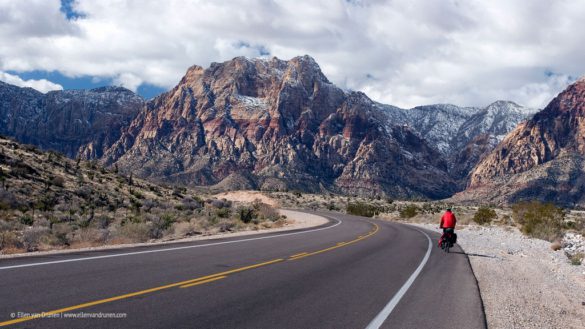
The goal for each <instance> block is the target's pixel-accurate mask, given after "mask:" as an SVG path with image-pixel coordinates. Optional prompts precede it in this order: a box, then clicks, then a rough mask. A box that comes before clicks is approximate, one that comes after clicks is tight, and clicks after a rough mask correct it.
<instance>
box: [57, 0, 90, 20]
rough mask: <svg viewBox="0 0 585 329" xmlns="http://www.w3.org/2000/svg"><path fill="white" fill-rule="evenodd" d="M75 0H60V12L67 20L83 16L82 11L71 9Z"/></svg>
mask: <svg viewBox="0 0 585 329" xmlns="http://www.w3.org/2000/svg"><path fill="white" fill-rule="evenodd" d="M74 2H75V0H61V8H60V10H61V12H62V13H63V14H65V17H67V19H68V20H75V19H78V18H84V17H85V15H84V14H83V13H80V12H77V11H75V9H73V3H74Z"/></svg>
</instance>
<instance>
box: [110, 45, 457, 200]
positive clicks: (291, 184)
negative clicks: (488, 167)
mask: <svg viewBox="0 0 585 329" xmlns="http://www.w3.org/2000/svg"><path fill="white" fill-rule="evenodd" d="M105 161H106V162H107V163H108V164H113V163H116V164H117V165H118V166H119V167H120V168H121V169H122V170H129V171H130V170H131V171H133V172H135V173H137V174H138V175H139V176H141V177H146V178H150V179H155V180H157V179H160V180H167V181H172V182H176V183H182V184H190V185H213V184H222V185H229V184H227V183H226V182H229V181H234V182H236V183H237V185H242V184H243V185H245V186H253V187H256V188H260V189H271V190H284V189H302V190H309V191H320V190H322V189H328V190H335V191H340V192H344V193H351V194H369V195H373V194H380V195H388V196H393V197H415V196H416V197H430V198H441V197H445V196H448V195H450V194H451V193H453V192H454V185H453V182H452V180H451V179H450V177H449V176H448V174H447V164H446V163H445V162H444V161H443V160H442V158H441V156H440V154H439V153H438V152H437V151H436V150H434V149H433V148H431V147H430V146H428V145H427V143H426V142H425V141H424V140H423V139H421V138H420V137H419V136H418V135H417V134H416V133H414V131H412V130H411V129H410V128H407V127H402V126H400V125H397V126H396V125H388V122H387V121H386V117H385V116H384V114H383V113H382V112H381V111H379V110H378V106H377V105H376V103H374V102H372V101H371V100H370V99H369V98H368V97H367V96H366V95H364V94H363V93H360V92H344V91H343V90H341V89H339V88H337V87H336V86H334V85H333V84H331V83H330V82H329V81H328V80H327V78H326V77H325V76H324V75H323V73H322V72H321V70H320V68H319V66H318V65H317V63H316V62H315V61H314V60H313V59H312V58H311V57H309V56H303V57H296V58H293V59H292V60H290V61H282V60H279V59H276V58H273V59H270V60H259V59H254V60H250V59H246V58H243V57H238V58H235V59H233V60H231V61H228V62H225V63H220V64H218V63H214V64H212V65H211V66H210V67H209V68H208V69H203V68H201V67H198V66H193V67H191V68H190V69H189V70H188V71H187V74H186V75H185V77H184V78H183V79H182V80H181V82H180V83H179V84H178V85H177V86H176V87H175V88H173V89H172V90H171V91H169V92H167V93H165V94H163V95H161V96H159V97H157V98H156V99H154V100H153V101H151V102H149V103H148V105H147V106H146V107H145V109H144V110H143V111H142V112H141V113H140V114H139V115H138V116H137V117H136V119H134V120H133V122H132V123H131V124H130V126H129V127H128V129H127V130H126V131H125V132H124V134H123V135H122V137H121V139H120V140H119V141H118V142H117V143H116V144H115V145H114V146H113V147H112V148H111V149H110V150H109V151H108V152H107V154H106V158H105ZM222 182H223V183H222Z"/></svg>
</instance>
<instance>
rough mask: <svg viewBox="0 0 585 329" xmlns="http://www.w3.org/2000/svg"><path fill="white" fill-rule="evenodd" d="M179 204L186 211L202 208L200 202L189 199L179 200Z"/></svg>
mask: <svg viewBox="0 0 585 329" xmlns="http://www.w3.org/2000/svg"><path fill="white" fill-rule="evenodd" d="M181 203H182V204H183V207H184V208H185V209H188V210H195V209H199V208H201V207H203V203H202V202H201V200H195V199H193V198H191V197H185V198H183V200H181Z"/></svg>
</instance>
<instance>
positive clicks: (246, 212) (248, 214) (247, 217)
mask: <svg viewBox="0 0 585 329" xmlns="http://www.w3.org/2000/svg"><path fill="white" fill-rule="evenodd" d="M239 213H240V220H241V221H242V222H244V223H246V224H248V223H249V222H251V221H252V219H254V209H252V208H247V207H242V208H240V209H239Z"/></svg>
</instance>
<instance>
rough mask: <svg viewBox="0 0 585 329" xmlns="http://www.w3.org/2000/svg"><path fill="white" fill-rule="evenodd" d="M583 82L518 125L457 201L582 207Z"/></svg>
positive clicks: (584, 186) (584, 149)
mask: <svg viewBox="0 0 585 329" xmlns="http://www.w3.org/2000/svg"><path fill="white" fill-rule="evenodd" d="M584 156H585V79H581V80H579V81H577V82H576V83H574V84H573V85H571V86H569V87H568V88H567V89H566V90H565V91H563V92H562V93H560V94H559V95H558V96H557V97H556V98H555V99H553V100H552V101H551V102H550V103H549V104H548V106H547V107H546V108H545V109H544V110H542V111H541V112H539V113H537V114H536V115H535V116H534V117H533V118H532V119H531V120H529V121H527V122H524V123H521V124H520V125H519V126H518V127H517V128H516V129H515V130H514V131H512V132H511V133H510V134H509V135H508V136H507V137H506V138H505V139H504V140H503V141H502V142H501V143H500V144H499V145H498V146H497V147H496V148H495V149H494V151H492V152H491V153H490V154H489V155H488V156H487V157H485V158H484V159H483V160H482V161H481V162H480V163H479V164H478V165H477V166H476V168H475V170H474V171H473V173H472V174H471V180H470V183H469V186H468V189H467V190H466V191H465V192H464V193H462V194H460V195H459V196H458V198H462V199H465V198H472V199H473V198H478V197H480V195H483V196H484V197H485V198H487V199H490V200H494V201H502V202H514V201H518V200H522V199H534V198H536V199H542V200H549V201H555V202H557V203H561V204H568V205H574V204H583V203H585V175H584V174H585V166H584V165H585V162H584V161H583V159H584Z"/></svg>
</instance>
